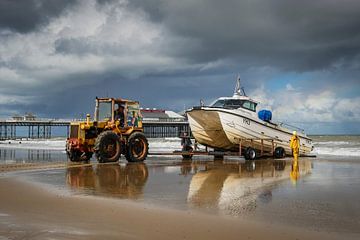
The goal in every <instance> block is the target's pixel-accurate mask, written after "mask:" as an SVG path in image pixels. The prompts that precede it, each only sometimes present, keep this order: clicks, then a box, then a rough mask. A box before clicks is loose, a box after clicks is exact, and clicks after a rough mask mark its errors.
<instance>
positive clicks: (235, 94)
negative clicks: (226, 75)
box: [234, 74, 246, 96]
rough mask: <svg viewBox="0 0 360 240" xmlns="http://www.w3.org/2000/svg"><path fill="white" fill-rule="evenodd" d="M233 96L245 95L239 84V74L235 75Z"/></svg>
mask: <svg viewBox="0 0 360 240" xmlns="http://www.w3.org/2000/svg"><path fill="white" fill-rule="evenodd" d="M234 96H246V93H245V90H244V88H243V87H241V84H240V74H238V76H237V80H236V85H235V90H234Z"/></svg>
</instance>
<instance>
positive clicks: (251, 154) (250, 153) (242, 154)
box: [148, 138, 316, 160]
mask: <svg viewBox="0 0 360 240" xmlns="http://www.w3.org/2000/svg"><path fill="white" fill-rule="evenodd" d="M266 141H269V142H271V146H272V147H271V148H268V147H264V143H265V142H266ZM277 141H279V140H277V139H272V138H247V139H244V138H243V139H239V147H238V151H219V150H210V149H209V148H208V147H207V146H205V150H202V151H196V150H193V148H191V149H190V150H187V151H184V150H175V151H172V152H149V154H148V155H151V156H182V158H183V159H184V160H191V159H192V157H193V156H213V157H214V160H222V159H224V156H232V157H239V158H240V159H245V160H255V159H260V158H275V159H281V158H285V157H286V156H288V157H291V156H290V155H286V154H285V152H284V151H278V150H279V147H278V146H277V143H276V142H277ZM244 145H245V146H247V147H244ZM255 145H257V146H258V149H260V150H255V148H254V146H255ZM259 145H260V147H259ZM300 157H316V155H305V154H302V155H300Z"/></svg>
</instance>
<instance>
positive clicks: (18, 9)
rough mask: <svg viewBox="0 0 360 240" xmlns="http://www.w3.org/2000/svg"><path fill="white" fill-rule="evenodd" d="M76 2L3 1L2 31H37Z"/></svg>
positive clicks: (0, 7) (1, 12) (61, 0)
mask: <svg viewBox="0 0 360 240" xmlns="http://www.w3.org/2000/svg"><path fill="white" fill-rule="evenodd" d="M74 2H76V0H1V1H0V29H1V28H3V29H9V30H13V31H17V32H21V33H26V32H30V31H33V30H35V29H36V28H37V27H39V26H41V25H45V24H47V23H48V22H49V21H50V20H51V18H53V17H57V16H59V15H60V14H61V13H62V12H63V10H64V9H66V7H67V6H69V5H70V4H73V3H74Z"/></svg>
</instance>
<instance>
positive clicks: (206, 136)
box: [187, 109, 236, 150]
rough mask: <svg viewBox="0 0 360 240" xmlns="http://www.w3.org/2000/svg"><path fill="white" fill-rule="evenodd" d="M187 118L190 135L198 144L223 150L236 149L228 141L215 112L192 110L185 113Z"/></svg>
mask: <svg viewBox="0 0 360 240" xmlns="http://www.w3.org/2000/svg"><path fill="white" fill-rule="evenodd" d="M187 116H188V121H189V125H190V128H191V132H192V135H193V136H194V138H195V139H196V141H197V142H198V143H200V144H202V145H204V146H208V147H211V148H214V149H223V150H232V149H234V147H236V146H234V144H233V143H232V142H230V141H229V140H228V138H227V136H226V134H225V132H224V130H223V128H222V125H221V122H220V118H219V114H218V113H217V112H215V111H207V110H204V109H192V110H190V111H188V112H187Z"/></svg>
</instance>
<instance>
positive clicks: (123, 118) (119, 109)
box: [94, 98, 142, 133]
mask: <svg viewBox="0 0 360 240" xmlns="http://www.w3.org/2000/svg"><path fill="white" fill-rule="evenodd" d="M94 121H95V122H98V123H109V124H115V125H116V126H117V127H118V128H119V129H120V131H121V132H122V133H126V132H127V131H128V130H129V129H132V130H134V129H142V116H141V112H140V104H139V102H138V101H132V100H127V99H121V98H96V105H95V114H94Z"/></svg>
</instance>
